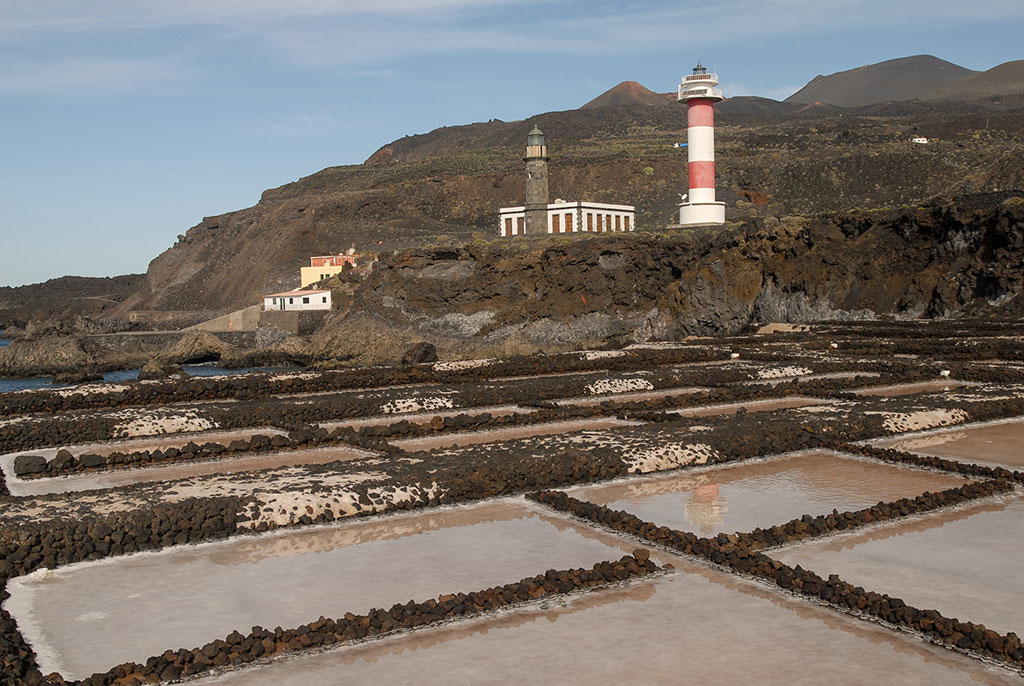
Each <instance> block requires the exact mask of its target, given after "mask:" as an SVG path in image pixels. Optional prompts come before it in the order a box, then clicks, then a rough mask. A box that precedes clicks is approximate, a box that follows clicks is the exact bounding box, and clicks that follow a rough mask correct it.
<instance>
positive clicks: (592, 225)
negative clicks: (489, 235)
mask: <svg viewBox="0 0 1024 686" xmlns="http://www.w3.org/2000/svg"><path fill="white" fill-rule="evenodd" d="M546 210H547V221H546V227H547V232H548V233H609V232H613V231H632V230H633V227H634V226H635V225H636V208H634V207H633V206H632V205H611V204H609V203H603V202H564V201H558V200H556V201H555V202H553V203H549V204H548V205H547V206H546ZM498 214H499V217H500V218H499V223H500V229H501V235H502V236H522V235H525V234H526V207H525V206H524V205H520V206H519V207H502V208H501V209H500V210H498Z"/></svg>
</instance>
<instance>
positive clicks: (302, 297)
mask: <svg viewBox="0 0 1024 686" xmlns="http://www.w3.org/2000/svg"><path fill="white" fill-rule="evenodd" d="M263 309H264V310H266V311H268V312H269V311H270V310H285V311H293V310H329V309H331V292H330V291H329V290H320V291H285V292H284V293H273V294H271V295H265V296H263Z"/></svg>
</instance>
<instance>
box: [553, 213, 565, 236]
mask: <svg viewBox="0 0 1024 686" xmlns="http://www.w3.org/2000/svg"><path fill="white" fill-rule="evenodd" d="M559 219H561V217H559V216H558V215H557V214H553V215H551V233H562V227H561V225H560V224H559Z"/></svg>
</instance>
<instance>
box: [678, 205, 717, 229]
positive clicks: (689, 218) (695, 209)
mask: <svg viewBox="0 0 1024 686" xmlns="http://www.w3.org/2000/svg"><path fill="white" fill-rule="evenodd" d="M724 223H725V203H724V202H692V203H691V202H684V203H683V204H681V205H680V206H679V224H680V225H681V226H699V225H704V224H724Z"/></svg>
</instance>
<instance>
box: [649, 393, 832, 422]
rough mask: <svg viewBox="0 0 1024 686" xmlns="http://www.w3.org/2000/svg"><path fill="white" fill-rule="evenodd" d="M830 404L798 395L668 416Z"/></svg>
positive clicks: (683, 411)
mask: <svg viewBox="0 0 1024 686" xmlns="http://www.w3.org/2000/svg"><path fill="white" fill-rule="evenodd" d="M830 404H831V401H829V400H823V399H821V398H806V397H804V396H799V395H796V396H790V397H788V398H777V399H773V400H749V401H744V402H738V403H725V404H721V405H705V406H702V407H686V408H683V409H680V410H671V411H669V413H668V414H678V415H680V416H683V417H714V416H716V415H723V414H736V413H737V412H739V411H740V410H741V409H746V410H747V412H767V411H770V410H785V409H788V408H792V407H807V406H809V405H830Z"/></svg>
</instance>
